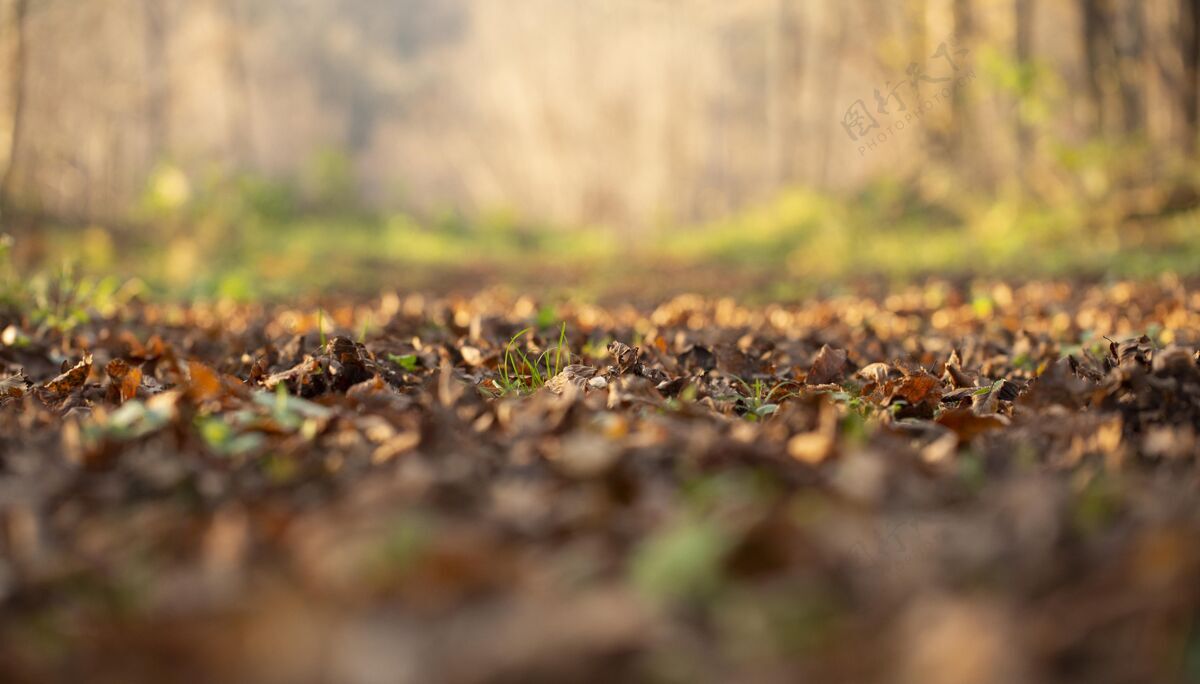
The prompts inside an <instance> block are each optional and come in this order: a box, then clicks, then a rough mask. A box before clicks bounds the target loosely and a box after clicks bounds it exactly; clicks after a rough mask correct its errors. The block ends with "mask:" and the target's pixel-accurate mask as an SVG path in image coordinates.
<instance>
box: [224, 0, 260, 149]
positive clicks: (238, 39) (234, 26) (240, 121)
mask: <svg viewBox="0 0 1200 684" xmlns="http://www.w3.org/2000/svg"><path fill="white" fill-rule="evenodd" d="M220 8H221V11H222V13H223V16H224V19H225V29H226V34H225V37H224V38H225V40H224V47H225V55H224V58H225V68H226V73H227V74H228V78H229V80H230V83H231V87H230V88H229V89H228V91H227V93H226V96H227V97H228V98H229V100H228V101H229V117H228V123H229V146H230V149H229V157H230V161H231V162H232V163H233V164H234V165H235V166H243V165H249V166H250V167H251V168H255V167H256V166H257V161H258V155H257V154H256V150H255V144H254V142H255V141H254V120H253V108H252V103H251V101H250V98H251V92H250V87H251V86H250V72H249V70H248V69H247V67H246V54H245V50H244V48H243V45H242V37H243V36H242V34H243V32H244V30H245V27H244V25H243V21H242V8H241V6H240V3H239V0H220Z"/></svg>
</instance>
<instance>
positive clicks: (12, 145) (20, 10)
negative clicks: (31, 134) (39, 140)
mask: <svg viewBox="0 0 1200 684" xmlns="http://www.w3.org/2000/svg"><path fill="white" fill-rule="evenodd" d="M0 11H2V15H0V22H2V23H0V31H2V32H3V34H0V35H2V36H3V39H0V45H3V50H4V54H3V55H0V60H3V63H4V65H3V66H0V75H2V76H3V79H0V84H3V83H4V82H5V81H7V83H8V92H7V93H4V98H5V99H6V100H7V102H6V106H5V108H4V111H0V218H2V217H3V216H4V215H6V214H8V213H9V212H10V211H11V209H12V207H13V206H14V204H15V199H14V197H13V196H12V183H13V177H14V174H13V169H14V168H15V167H16V162H17V153H18V152H19V151H20V144H21V139H22V133H23V128H24V117H25V86H26V67H27V65H26V61H27V60H26V57H27V45H26V39H27V36H26V19H27V17H28V15H29V2H28V0H7V1H6V0H0Z"/></svg>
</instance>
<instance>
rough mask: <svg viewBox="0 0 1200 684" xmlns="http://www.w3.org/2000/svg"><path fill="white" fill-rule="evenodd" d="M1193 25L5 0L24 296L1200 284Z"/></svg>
mask: <svg viewBox="0 0 1200 684" xmlns="http://www.w3.org/2000/svg"><path fill="white" fill-rule="evenodd" d="M1198 26H1200V2H1198V1H1196V0H1147V1H1141V0H1091V1H1088V0H1084V1H1078V2H1076V1H1070V0H1056V1H1054V2H1040V3H1036V2H1033V1H1032V0H903V1H902V2H892V3H877V2H873V1H867V0H846V1H845V2H839V3H828V2H807V1H804V0H746V1H742V2H736V3H732V2H724V1H720V0H571V1H565V0H521V1H520V2H512V1H511V0H388V1H384V0H276V1H274V2H269V3H268V2H257V1H254V0H104V1H97V0H92V1H80V0H0V86H2V87H0V202H2V205H0V212H2V213H0V221H3V224H4V225H3V229H4V231H5V232H7V233H8V234H10V235H11V236H12V238H13V239H12V241H11V245H10V246H9V247H8V250H9V252H10V253H9V254H8V257H7V258H8V259H9V260H10V261H11V262H12V263H11V264H10V266H9V274H8V276H6V277H8V278H20V277H26V276H27V274H29V273H37V272H43V271H45V270H46V269H61V268H64V264H67V265H69V267H70V268H72V269H75V270H76V271H78V272H81V273H84V274H94V275H96V276H100V275H111V276H115V277H119V278H131V277H134V276H136V277H138V278H139V279H140V282H142V283H144V284H145V287H146V288H147V289H148V290H150V291H154V292H175V293H184V294H193V295H206V294H222V295H227V296H235V297H255V296H261V295H264V294H272V293H283V292H290V291H294V290H295V289H297V288H350V289H367V290H369V289H371V288H377V287H378V286H380V284H386V285H392V284H396V283H398V282H401V281H405V279H412V282H413V283H418V282H428V281H436V282H443V283H445V282H451V283H453V282H476V281H477V280H479V278H480V277H485V278H492V279H502V280H506V279H507V280H511V281H512V282H519V281H520V280H519V279H520V277H525V276H529V277H532V278H534V279H535V280H540V281H545V282H556V283H557V282H564V281H570V282H574V283H576V284H579V283H580V282H586V283H591V285H592V286H597V287H599V286H600V285H598V284H600V283H611V282H614V280H618V279H620V280H625V279H626V278H625V277H624V276H627V275H629V272H630V271H634V272H637V273H642V274H656V276H655V277H651V276H646V279H647V280H651V281H653V282H654V283H657V284H658V285H660V286H666V285H668V284H669V285H672V286H681V287H682V286H687V287H703V286H704V285H705V284H712V285H715V286H719V287H725V288H727V287H730V283H748V284H749V285H751V286H753V287H754V288H756V289H760V290H761V289H762V288H767V291H769V292H771V293H773V294H774V295H786V294H787V293H788V292H792V291H799V290H797V288H803V287H807V286H811V284H812V283H814V282H817V283H824V282H833V281H840V280H844V279H846V278H852V277H859V276H863V275H871V274H880V275H884V276H888V277H912V276H914V275H919V274H923V273H940V274H954V273H963V274H978V273H987V274H1003V275H1008V276H1014V277H1016V276H1024V275H1046V274H1053V275H1058V274H1064V273H1069V274H1078V275H1088V276H1106V275H1122V276H1124V275H1135V276H1149V275H1154V274H1158V273H1161V272H1164V271H1168V270H1170V271H1174V272H1179V273H1183V274H1185V275H1186V274H1189V273H1191V272H1194V271H1195V270H1197V269H1198V268H1200V240H1198V239H1197V238H1200V228H1198V226H1197V216H1198V215H1197V212H1196V209H1195V208H1196V207H1197V206H1198V204H1200V200H1198V198H1200V194H1198V193H1197V189H1198V188H1200V169H1198V168H1197V166H1196V164H1195V147H1196V141H1197V126H1198V120H1200V114H1198V112H1200V109H1198V95H1197V83H1198V78H1197V62H1198V54H1200V49H1198V35H1200V29H1198ZM914 85H915V86H916V88H914ZM856 117H857V118H856ZM872 124H874V126H872ZM714 269H717V271H716V272H719V273H720V274H721V277H719V278H714V277H713V274H714ZM664 273H666V274H671V276H670V277H669V278H664V277H663V276H662V274H664ZM686 273H693V274H700V275H696V276H693V277H687V276H685V275H682V274H686ZM22 274H25V275H22ZM480 274H483V275H482V276H480ZM614 274H615V275H614Z"/></svg>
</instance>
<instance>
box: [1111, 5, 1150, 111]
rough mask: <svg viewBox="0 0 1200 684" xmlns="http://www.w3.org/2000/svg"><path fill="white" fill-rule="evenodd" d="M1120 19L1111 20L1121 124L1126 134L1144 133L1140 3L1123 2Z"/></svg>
mask: <svg viewBox="0 0 1200 684" xmlns="http://www.w3.org/2000/svg"><path fill="white" fill-rule="evenodd" d="M1120 10H1121V11H1120V16H1119V18H1118V17H1115V16H1114V17H1113V25H1114V27H1115V30H1114V32H1113V34H1114V36H1115V44H1114V48H1115V51H1116V54H1115V57H1116V62H1117V70H1116V75H1117V83H1118V91H1119V92H1120V95H1121V122H1122V125H1123V130H1124V132H1125V134H1126V135H1139V134H1141V133H1143V132H1144V128H1145V119H1146V117H1145V112H1144V110H1143V106H1142V97H1143V93H1142V91H1141V88H1139V87H1138V83H1139V81H1141V79H1142V75H1143V71H1142V68H1143V64H1142V62H1143V53H1144V49H1143V48H1144V39H1145V26H1144V21H1143V18H1142V0H1124V1H1123V2H1122V5H1121V8H1120Z"/></svg>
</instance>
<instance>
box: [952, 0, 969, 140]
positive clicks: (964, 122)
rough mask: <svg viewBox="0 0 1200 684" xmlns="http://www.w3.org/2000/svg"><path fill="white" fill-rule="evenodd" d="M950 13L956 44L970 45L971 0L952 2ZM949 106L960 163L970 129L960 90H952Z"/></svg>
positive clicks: (963, 96) (965, 106)
mask: <svg viewBox="0 0 1200 684" xmlns="http://www.w3.org/2000/svg"><path fill="white" fill-rule="evenodd" d="M952 11H953V15H954V35H955V36H956V39H957V42H958V43H960V44H964V43H965V44H969V43H971V40H972V36H973V35H974V32H975V17H974V13H973V12H972V8H971V0H954V6H953V9H952ZM951 106H952V107H953V126H954V154H955V156H956V157H957V158H958V159H959V160H960V161H961V160H963V159H965V157H966V154H967V151H966V149H965V148H966V147H967V142H968V141H969V140H970V135H971V128H972V126H971V112H970V109H969V108H968V107H967V100H966V97H965V95H964V93H963V90H962V89H961V88H955V89H954V100H953V101H952V103H951Z"/></svg>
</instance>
